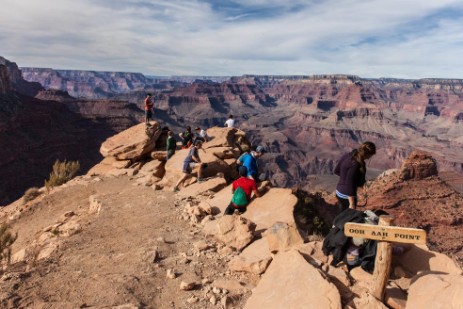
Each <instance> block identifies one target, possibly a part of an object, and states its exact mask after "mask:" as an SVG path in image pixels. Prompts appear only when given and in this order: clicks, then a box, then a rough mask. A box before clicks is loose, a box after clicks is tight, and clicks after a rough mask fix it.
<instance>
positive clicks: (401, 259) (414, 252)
mask: <svg viewBox="0 0 463 309" xmlns="http://www.w3.org/2000/svg"><path fill="white" fill-rule="evenodd" d="M393 262H394V264H398V265H400V266H401V267H402V268H404V269H405V270H406V271H407V272H409V273H410V274H411V275H412V276H413V275H416V274H418V272H419V271H424V270H430V271H436V272H443V273H448V274H456V275H461V274H462V270H461V268H460V267H459V266H458V264H457V263H455V261H454V260H452V259H451V258H449V257H448V256H446V255H445V254H442V253H438V252H434V251H430V250H429V249H428V247H427V246H426V245H412V246H410V249H409V250H407V251H406V252H405V253H404V254H402V255H401V256H394V260H393Z"/></svg>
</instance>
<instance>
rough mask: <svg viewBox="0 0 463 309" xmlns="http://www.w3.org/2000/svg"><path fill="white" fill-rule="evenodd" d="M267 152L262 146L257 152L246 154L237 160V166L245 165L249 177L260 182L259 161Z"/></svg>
mask: <svg viewBox="0 0 463 309" xmlns="http://www.w3.org/2000/svg"><path fill="white" fill-rule="evenodd" d="M264 152H265V150H264V147H262V146H257V147H256V150H255V151H251V152H250V153H245V154H243V155H242V156H241V157H239V159H238V160H237V162H236V163H237V164H239V165H243V166H245V167H246V168H247V170H248V175H247V176H248V177H249V178H252V179H254V180H255V181H256V182H258V181H260V179H259V171H258V165H257V159H258V158H260V157H262V155H263V154H264Z"/></svg>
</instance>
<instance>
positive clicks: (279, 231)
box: [264, 222, 304, 253]
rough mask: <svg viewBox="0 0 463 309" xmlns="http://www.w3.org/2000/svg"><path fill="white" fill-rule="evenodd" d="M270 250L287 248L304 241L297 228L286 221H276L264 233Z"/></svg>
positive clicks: (276, 250) (275, 250)
mask: <svg viewBox="0 0 463 309" xmlns="http://www.w3.org/2000/svg"><path fill="white" fill-rule="evenodd" d="M264 236H265V238H266V239H267V242H268V247H269V250H270V252H273V253H275V252H278V251H281V250H288V249H290V248H291V247H293V246H296V245H300V244H303V243H304V240H303V239H302V237H301V235H300V234H299V231H298V230H297V228H296V227H295V226H293V225H289V224H288V223H286V222H276V223H275V224H273V225H272V226H271V227H270V228H269V229H268V230H266V231H265V233H264Z"/></svg>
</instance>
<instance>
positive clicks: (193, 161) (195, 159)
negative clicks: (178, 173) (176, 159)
mask: <svg viewBox="0 0 463 309" xmlns="http://www.w3.org/2000/svg"><path fill="white" fill-rule="evenodd" d="M202 145H203V142H202V141H200V140H197V141H196V142H195V143H194V145H192V146H191V147H190V150H189V151H188V155H187V156H186V158H185V161H184V162H183V173H184V175H183V177H182V178H180V180H179V181H178V182H177V184H176V185H175V186H174V188H173V191H174V192H178V191H179V186H180V185H181V184H183V183H184V182H185V180H187V178H189V177H191V174H192V170H193V168H195V167H199V169H198V182H202V181H203V178H202V175H203V170H204V168H206V167H207V164H206V163H202V162H201V159H200V158H199V154H198V149H201V147H202Z"/></svg>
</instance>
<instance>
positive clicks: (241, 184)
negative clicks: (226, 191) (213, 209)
mask: <svg viewBox="0 0 463 309" xmlns="http://www.w3.org/2000/svg"><path fill="white" fill-rule="evenodd" d="M239 174H240V176H241V177H240V178H238V179H237V180H235V181H234V182H233V184H232V192H233V198H232V200H231V202H230V204H229V205H228V207H227V208H226V209H225V213H224V214H225V215H232V214H233V213H234V212H235V210H237V211H238V212H239V213H240V214H241V213H244V212H245V211H246V209H247V206H248V204H249V202H250V201H251V195H252V193H253V192H254V195H255V196H257V197H260V196H261V195H260V193H259V191H258V190H257V185H256V182H255V181H254V179H250V178H248V177H247V175H248V169H247V168H246V166H240V168H239ZM238 188H240V189H241V190H242V191H243V192H244V194H245V202H244V201H243V202H242V203H241V202H237V199H241V198H242V197H238V196H237V190H238ZM241 194H242V193H241ZM235 203H237V204H243V205H236V204H235Z"/></svg>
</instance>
